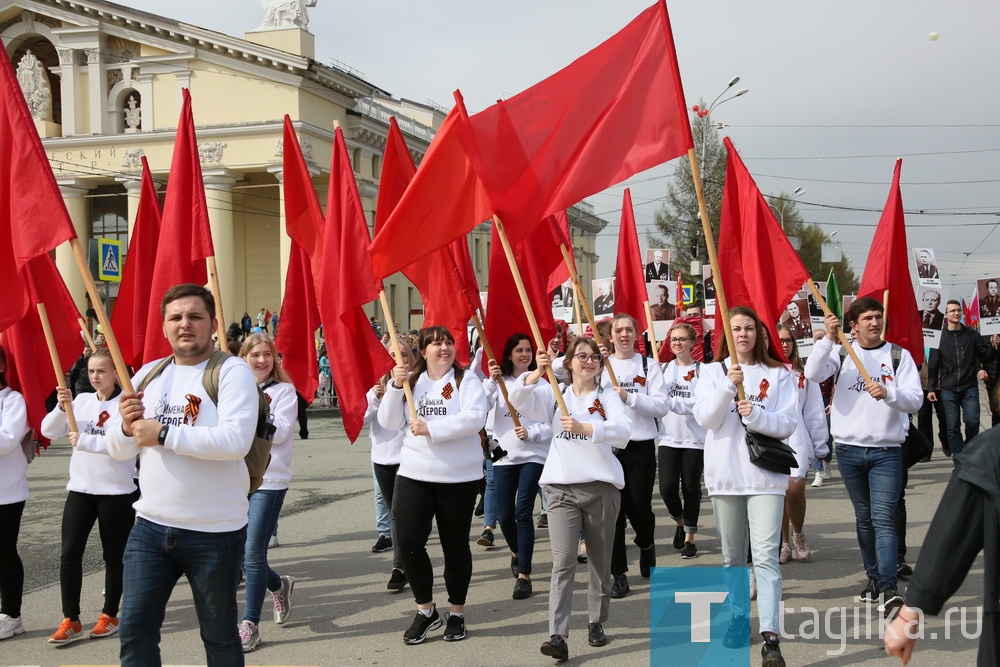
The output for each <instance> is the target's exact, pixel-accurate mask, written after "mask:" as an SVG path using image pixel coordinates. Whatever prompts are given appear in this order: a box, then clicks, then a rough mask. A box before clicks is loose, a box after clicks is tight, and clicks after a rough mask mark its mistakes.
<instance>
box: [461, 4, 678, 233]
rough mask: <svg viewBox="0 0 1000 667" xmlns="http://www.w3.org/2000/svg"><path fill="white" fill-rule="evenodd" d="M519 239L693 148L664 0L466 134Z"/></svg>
mask: <svg viewBox="0 0 1000 667" xmlns="http://www.w3.org/2000/svg"><path fill="white" fill-rule="evenodd" d="M461 137H462V141H463V144H464V145H465V146H466V150H467V151H468V153H469V158H470V159H471V160H472V162H473V165H474V166H475V168H476V172H477V173H478V174H479V176H480V178H481V179H482V181H483V186H484V187H485V188H486V191H487V192H488V193H489V198H490V200H491V201H492V203H493V206H494V212H495V213H496V214H497V215H498V216H499V217H500V219H501V220H503V221H504V223H505V225H506V226H507V229H508V234H509V235H510V238H511V243H512V244H516V243H517V242H518V241H520V240H521V239H523V238H524V237H525V236H527V234H528V232H529V231H530V230H531V228H532V227H533V226H534V225H536V224H537V223H538V222H539V221H541V220H543V219H544V218H545V217H546V216H548V215H551V214H553V213H555V212H557V211H559V210H561V209H565V208H566V207H568V206H572V205H573V204H576V203H577V202H579V201H580V200H581V199H584V198H585V197H588V196H590V195H592V194H594V193H596V192H600V191H601V190H604V189H606V188H608V187H610V186H612V185H614V184H616V183H620V182H622V181H624V180H625V179H626V178H628V177H629V176H631V175H633V174H635V173H637V172H640V171H643V170H645V169H649V168H650V167H654V166H656V165H658V164H661V163H663V162H666V161H667V160H671V159H673V158H676V157H678V156H681V155H684V154H685V153H687V151H688V149H690V148H692V147H693V146H694V141H693V140H692V137H691V126H690V124H689V123H688V115H687V109H686V108H685V104H684V90H683V88H682V86H681V77H680V71H679V70H678V67H677V55H676V53H675V52H674V42H673V35H672V34H671V31H670V18H669V17H668V16H667V6H666V4H665V3H664V2H663V0H660V1H659V2H657V3H656V4H655V5H653V6H652V7H649V8H648V9H646V10H645V11H644V12H642V13H641V14H640V15H639V16H638V17H636V18H635V20H633V21H632V22H631V23H629V24H628V25H627V26H625V27H624V28H622V29H621V31H619V32H618V33H617V34H615V35H613V36H612V37H611V38H609V39H608V40H607V41H605V42H604V43H603V44H601V45H599V46H598V47H596V48H595V49H593V50H592V51H590V52H588V53H586V54H584V55H583V56H581V57H580V58H579V59H577V60H576V61H575V62H573V63H572V64H570V65H569V66H568V67H566V68H564V69H562V70H560V71H558V72H556V73H555V74H553V75H552V76H550V77H549V78H547V79H545V80H544V81H541V82H540V83H538V84H536V85H534V86H532V87H531V88H528V89H527V90H525V91H524V92H522V93H520V94H518V95H516V96H514V97H512V98H510V99H509V100H506V101H503V102H498V103H497V104H495V105H493V106H491V107H489V108H488V109H486V110H484V111H482V112H480V113H478V114H476V115H474V116H472V117H471V118H470V119H469V122H468V131H463V132H462V134H461Z"/></svg>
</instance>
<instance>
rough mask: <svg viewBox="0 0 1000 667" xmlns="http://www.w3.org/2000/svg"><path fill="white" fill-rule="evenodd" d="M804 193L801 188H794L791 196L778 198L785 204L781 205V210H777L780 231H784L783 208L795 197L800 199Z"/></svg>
mask: <svg viewBox="0 0 1000 667" xmlns="http://www.w3.org/2000/svg"><path fill="white" fill-rule="evenodd" d="M805 193H806V191H805V190H803V189H802V188H801V187H799V188H795V190H793V191H792V194H791V196H789V197H780V199H781V200H782V201H784V202H785V203H784V204H782V205H781V208H780V209H778V218H779V220H780V222H781V231H785V206H786V205H787V204H788V203H789V202H791V201H793V200H794V199H795V198H796V197H801V196H802V195H804V194H805Z"/></svg>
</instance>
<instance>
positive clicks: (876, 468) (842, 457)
mask: <svg viewBox="0 0 1000 667" xmlns="http://www.w3.org/2000/svg"><path fill="white" fill-rule="evenodd" d="M836 449H837V466H838V468H839V469H840V476H841V477H842V478H843V479H844V486H845V487H847V495H848V496H850V498H851V504H852V505H854V519H855V521H856V522H857V531H858V544H859V545H860V546H861V558H862V560H863V561H864V564H865V572H866V573H867V574H868V576H869V577H874V578H875V579H877V580H878V582H879V588H878V590H879V592H881V591H884V590H885V589H887V588H895V587H896V560H897V555H898V554H897V540H896V505H897V503H898V502H899V493H900V490H901V489H902V484H903V459H902V456H901V454H900V453H901V449H900V448H899V447H857V446H854V445H844V444H841V443H837V446H836Z"/></svg>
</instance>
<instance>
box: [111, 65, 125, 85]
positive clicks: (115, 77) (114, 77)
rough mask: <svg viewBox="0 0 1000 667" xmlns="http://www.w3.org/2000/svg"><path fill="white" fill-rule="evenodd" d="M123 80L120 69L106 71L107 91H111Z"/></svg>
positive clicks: (123, 76)
mask: <svg viewBox="0 0 1000 667" xmlns="http://www.w3.org/2000/svg"><path fill="white" fill-rule="evenodd" d="M124 80H125V75H124V74H122V71H121V70H120V69H109V70H108V90H111V89H112V88H114V87H115V86H116V85H118V84H119V83H121V82H122V81H124Z"/></svg>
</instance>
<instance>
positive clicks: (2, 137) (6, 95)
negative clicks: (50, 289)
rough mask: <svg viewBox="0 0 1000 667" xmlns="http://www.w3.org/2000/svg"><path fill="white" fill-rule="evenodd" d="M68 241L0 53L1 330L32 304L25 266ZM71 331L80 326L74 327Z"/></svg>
mask: <svg viewBox="0 0 1000 667" xmlns="http://www.w3.org/2000/svg"><path fill="white" fill-rule="evenodd" d="M0 50H3V49H0ZM72 238H76V231H75V230H74V229H73V223H72V222H71V221H70V218H69V213H68V212H67V211H66V204H65V203H64V202H63V198H62V195H61V194H60V193H59V186H58V185H56V179H55V176H53V174H52V168H51V167H50V166H49V161H48V158H47V157H46V156H45V149H44V148H43V147H42V142H41V140H40V139H39V138H38V132H37V131H36V130H35V123H34V121H33V120H32V118H31V114H30V113H29V112H28V106H27V104H26V103H25V101H24V93H22V92H21V86H20V85H19V84H18V82H17V76H16V75H15V74H14V68H13V67H12V66H11V63H10V58H9V57H8V55H7V52H6V51H4V53H3V55H2V56H0V285H3V286H4V304H3V308H2V309H0V331H3V330H4V329H6V328H7V327H9V326H11V325H12V324H14V323H15V322H17V321H19V320H20V319H21V318H22V317H23V316H24V314H25V311H26V310H27V308H28V307H29V306H30V305H32V302H31V295H30V293H29V291H28V286H27V278H26V277H25V276H24V275H23V269H24V267H25V265H26V264H27V263H28V262H30V261H31V260H33V259H34V258H35V257H38V256H40V255H44V254H46V253H48V252H49V251H51V250H54V249H55V248H56V246H58V245H59V244H61V243H62V242H63V241H66V240H68V239H72ZM73 328H74V329H77V328H78V326H77V325H76V324H75V323H74V324H73ZM50 365H51V364H50ZM53 386H55V385H53Z"/></svg>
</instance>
